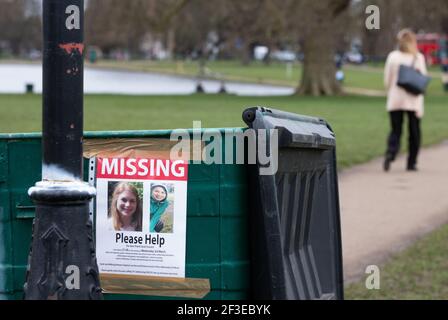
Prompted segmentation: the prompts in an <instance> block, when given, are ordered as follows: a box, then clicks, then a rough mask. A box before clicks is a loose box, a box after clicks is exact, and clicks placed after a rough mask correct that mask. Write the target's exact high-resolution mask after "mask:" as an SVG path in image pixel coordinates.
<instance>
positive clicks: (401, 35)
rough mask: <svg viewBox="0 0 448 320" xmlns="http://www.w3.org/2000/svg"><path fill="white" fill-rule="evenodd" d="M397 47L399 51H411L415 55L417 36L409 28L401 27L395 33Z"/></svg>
mask: <svg viewBox="0 0 448 320" xmlns="http://www.w3.org/2000/svg"><path fill="white" fill-rule="evenodd" d="M397 41H398V49H399V50H400V51H401V52H405V53H411V54H413V55H416V54H417V53H418V47H417V36H416V34H415V33H414V32H413V31H412V30H411V29H403V30H401V31H400V32H398V35H397Z"/></svg>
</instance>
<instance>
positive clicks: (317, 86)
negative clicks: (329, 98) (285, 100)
mask: <svg viewBox="0 0 448 320" xmlns="http://www.w3.org/2000/svg"><path fill="white" fill-rule="evenodd" d="M333 44H334V41H333V39H332V33H331V32H329V31H326V30H322V29H321V31H319V33H314V32H313V33H310V34H309V35H308V36H307V37H306V39H305V41H304V54H305V57H304V64H303V72H302V81H301V84H300V86H299V88H298V89H297V91H296V93H297V94H300V95H312V96H322V95H337V94H341V93H342V87H341V84H340V83H339V82H338V81H337V80H336V76H335V75H336V64H335V61H334V45H333Z"/></svg>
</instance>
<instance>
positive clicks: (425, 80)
mask: <svg viewBox="0 0 448 320" xmlns="http://www.w3.org/2000/svg"><path fill="white" fill-rule="evenodd" d="M416 60H417V56H416V57H415V58H414V61H413V63H412V66H407V65H404V64H401V65H400V69H399V71H398V81H397V85H398V86H399V87H401V88H403V89H405V90H406V91H407V92H409V93H411V94H414V95H416V96H417V95H419V94H424V93H425V92H426V88H427V87H428V84H429V82H430V81H431V78H430V77H428V76H425V75H423V74H422V73H420V72H419V71H418V70H416V69H415V67H414V66H415V62H416Z"/></svg>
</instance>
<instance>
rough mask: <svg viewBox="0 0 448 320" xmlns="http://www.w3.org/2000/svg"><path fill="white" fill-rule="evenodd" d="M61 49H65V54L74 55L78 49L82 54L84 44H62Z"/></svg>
mask: <svg viewBox="0 0 448 320" xmlns="http://www.w3.org/2000/svg"><path fill="white" fill-rule="evenodd" d="M59 48H61V49H64V50H65V52H67V54H71V53H73V51H74V50H75V49H77V50H78V51H79V53H80V54H82V52H83V51H84V44H83V43H74V42H72V43H65V44H60V45H59Z"/></svg>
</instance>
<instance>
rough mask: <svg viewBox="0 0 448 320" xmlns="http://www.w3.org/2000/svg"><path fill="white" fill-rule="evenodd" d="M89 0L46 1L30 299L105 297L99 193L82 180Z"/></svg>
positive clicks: (27, 287)
mask: <svg viewBox="0 0 448 320" xmlns="http://www.w3.org/2000/svg"><path fill="white" fill-rule="evenodd" d="M83 20H84V0H44V1H43V40H44V53H43V128H42V153H43V157H42V158H43V161H42V181H40V182H37V183H36V185H35V186H34V187H32V188H30V189H29V191H28V194H29V195H30V197H31V198H32V199H33V201H34V202H35V203H36V217H35V219H34V225H33V241H32V247H31V252H30V256H29V261H28V262H29V263H28V269H27V276H26V283H25V286H24V291H25V298H26V299H100V298H102V293H101V289H100V284H99V275H98V267H97V263H96V257H95V248H94V244H93V238H92V224H91V222H90V220H89V208H88V203H89V200H90V199H92V198H93V197H94V195H95V188H93V187H90V186H89V185H88V184H87V183H85V182H83V180H82V177H83V168H82V162H83V158H82V138H83V53H84V43H83V39H84V34H83V22H84V21H83Z"/></svg>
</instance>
